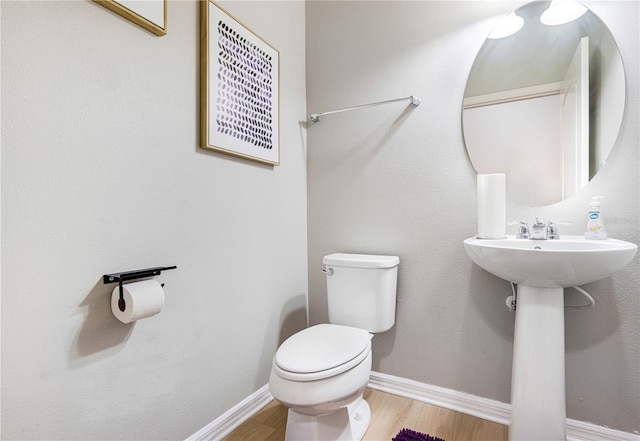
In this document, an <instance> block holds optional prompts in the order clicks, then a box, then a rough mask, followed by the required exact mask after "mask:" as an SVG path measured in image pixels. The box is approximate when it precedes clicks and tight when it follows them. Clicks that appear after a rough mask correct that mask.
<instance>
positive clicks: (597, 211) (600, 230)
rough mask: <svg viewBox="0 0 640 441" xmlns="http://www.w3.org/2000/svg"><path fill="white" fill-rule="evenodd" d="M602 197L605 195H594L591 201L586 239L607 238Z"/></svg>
mask: <svg viewBox="0 0 640 441" xmlns="http://www.w3.org/2000/svg"><path fill="white" fill-rule="evenodd" d="M600 199H604V196H594V197H593V198H591V202H590V203H589V217H588V219H587V231H586V232H585V233H584V237H585V238H586V239H606V238H607V231H606V230H605V228H604V220H603V219H602V209H601V207H600Z"/></svg>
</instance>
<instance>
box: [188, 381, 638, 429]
mask: <svg viewBox="0 0 640 441" xmlns="http://www.w3.org/2000/svg"><path fill="white" fill-rule="evenodd" d="M368 386H369V387H370V388H371V389H377V390H380V391H383V392H387V393H390V394H394V395H399V396H401V397H405V398H410V399H412V400H416V401H422V402H424V403H429V404H433V405H434V406H438V407H443V408H445V409H450V410H454V411H456V412H461V413H465V414H467V415H472V416H475V417H478V418H482V419H484V420H488V421H493V422H495V423H499V424H504V425H509V418H510V413H511V405H509V404H506V403H502V402H500V401H495V400H489V399H487V398H481V397H477V396H475V395H471V394H466V393H463V392H459V391H456V390H452V389H446V388H443V387H438V386H432V385H429V384H425V383H419V382H417V381H413V380H408V379H406V378H400V377H394V376H393V375H387V374H381V373H379V372H371V377H370V378H369V384H368ZM272 399H273V396H272V395H271V392H269V385H268V384H265V385H264V386H262V387H261V388H260V389H258V390H257V391H256V392H254V393H253V394H251V395H250V396H248V397H247V398H245V399H244V400H242V401H241V402H240V403H238V404H236V405H235V406H234V407H233V408H231V409H229V410H228V411H227V412H225V413H224V414H222V415H220V416H219V417H218V418H216V419H215V420H213V421H212V422H210V423H209V424H207V425H206V426H205V427H203V428H202V429H200V430H198V431H197V432H196V433H194V434H193V435H191V436H190V437H188V438H187V439H186V440H185V441H218V440H221V439H222V438H224V437H225V436H227V435H229V434H230V433H231V432H232V431H233V430H234V429H235V428H236V427H238V426H239V425H240V424H242V423H244V422H245V421H246V420H248V419H249V418H251V417H252V416H253V415H254V414H256V413H257V412H258V411H259V410H260V409H262V408H263V407H264V406H266V405H267V404H268V403H269V402H270V401H271V400H272ZM567 441H640V435H636V434H633V433H628V432H622V431H619V430H613V429H609V428H607V427H602V426H598V425H596V424H592V423H585V422H582V421H576V420H572V419H567Z"/></svg>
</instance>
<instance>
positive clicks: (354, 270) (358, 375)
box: [269, 253, 400, 441]
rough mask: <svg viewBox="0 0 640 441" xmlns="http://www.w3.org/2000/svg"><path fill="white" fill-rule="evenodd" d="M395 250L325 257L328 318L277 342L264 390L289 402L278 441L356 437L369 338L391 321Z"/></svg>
mask: <svg viewBox="0 0 640 441" xmlns="http://www.w3.org/2000/svg"><path fill="white" fill-rule="evenodd" d="M399 262H400V260H399V258H398V257H397V256H380V255H365V254H342V253H336V254H331V255H328V256H325V257H324V259H323V263H324V264H325V265H326V267H325V269H324V271H323V272H324V273H325V275H326V276H327V301H328V312H329V322H330V323H324V324H319V325H315V326H311V327H309V328H306V329H303V330H302V331H300V332H298V333H297V334H294V335H292V336H291V337H289V338H288V339H287V340H285V341H284V343H282V345H281V346H280V348H279V349H278V351H277V352H276V354H275V356H274V357H273V362H272V368H271V376H270V378H269V389H270V391H271V394H272V395H273V397H274V398H275V399H276V400H278V401H280V403H282V404H283V405H284V406H286V407H288V408H289V411H288V417H287V428H286V435H285V440H286V441H316V440H327V441H341V440H349V441H359V440H361V439H362V437H363V436H364V434H365V432H366V431H367V428H368V427H369V422H370V421H371V410H370V408H369V404H367V402H366V401H365V400H364V398H363V394H364V391H365V388H366V387H367V383H368V382H369V376H370V374H371V359H372V355H371V338H372V337H373V333H377V332H385V331H387V330H388V329H390V328H391V327H392V326H393V324H394V322H395V299H396V286H397V267H398V264H399Z"/></svg>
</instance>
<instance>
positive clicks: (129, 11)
mask: <svg viewBox="0 0 640 441" xmlns="http://www.w3.org/2000/svg"><path fill="white" fill-rule="evenodd" d="M95 2H96V3H98V4H100V5H102V6H104V7H105V8H107V9H109V10H111V11H113V12H115V13H116V14H119V15H121V16H122V17H124V18H126V19H128V20H131V21H132V22H133V23H135V24H137V25H139V26H141V27H143V28H144V29H146V30H147V31H149V32H153V33H154V34H156V35H159V36H162V35H166V34H167V0H144V1H140V0H95Z"/></svg>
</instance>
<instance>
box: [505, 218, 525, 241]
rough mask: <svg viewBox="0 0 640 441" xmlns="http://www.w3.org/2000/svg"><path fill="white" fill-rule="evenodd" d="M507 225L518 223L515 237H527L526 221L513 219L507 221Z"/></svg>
mask: <svg viewBox="0 0 640 441" xmlns="http://www.w3.org/2000/svg"><path fill="white" fill-rule="evenodd" d="M509 225H519V227H518V234H517V235H516V239H529V226H528V225H527V221H523V220H521V221H513V222H509Z"/></svg>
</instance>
